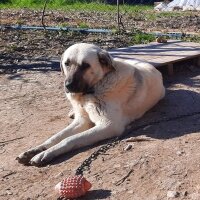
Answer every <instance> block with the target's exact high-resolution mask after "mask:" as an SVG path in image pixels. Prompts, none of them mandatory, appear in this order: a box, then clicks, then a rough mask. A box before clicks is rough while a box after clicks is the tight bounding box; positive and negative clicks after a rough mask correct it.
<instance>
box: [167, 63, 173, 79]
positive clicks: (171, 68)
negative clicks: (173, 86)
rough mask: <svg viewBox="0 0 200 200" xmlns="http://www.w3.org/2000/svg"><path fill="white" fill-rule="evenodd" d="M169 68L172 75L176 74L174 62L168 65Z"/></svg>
mask: <svg viewBox="0 0 200 200" xmlns="http://www.w3.org/2000/svg"><path fill="white" fill-rule="evenodd" d="M167 70H168V74H169V75H170V76H173V75H174V65H173V64H172V63H170V64H168V65H167Z"/></svg>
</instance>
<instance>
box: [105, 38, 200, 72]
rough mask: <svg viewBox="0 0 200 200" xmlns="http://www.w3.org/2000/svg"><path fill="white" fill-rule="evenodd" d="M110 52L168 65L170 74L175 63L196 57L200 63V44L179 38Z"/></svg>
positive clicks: (128, 57)
mask: <svg viewBox="0 0 200 200" xmlns="http://www.w3.org/2000/svg"><path fill="white" fill-rule="evenodd" d="M109 53H110V54H111V55H112V56H113V57H118V58H122V59H137V60H141V61H145V62H148V63H151V64H152V65H154V66H155V67H160V66H166V67H167V68H168V72H169V74H170V75H172V74H173V64H174V63H177V62H179V61H183V60H189V59H194V61H195V62H197V63H200V44H198V43H193V42H183V41H177V40H171V41H168V42H167V43H157V42H152V43H150V44H146V45H134V46H130V47H125V48H118V49H113V50H110V51H109Z"/></svg>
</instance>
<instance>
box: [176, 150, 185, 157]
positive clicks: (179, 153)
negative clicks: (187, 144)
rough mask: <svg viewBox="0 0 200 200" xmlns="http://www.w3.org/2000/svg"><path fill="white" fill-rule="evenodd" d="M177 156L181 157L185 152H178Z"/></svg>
mask: <svg viewBox="0 0 200 200" xmlns="http://www.w3.org/2000/svg"><path fill="white" fill-rule="evenodd" d="M176 154H177V155H178V156H181V155H183V154H184V151H177V152H176Z"/></svg>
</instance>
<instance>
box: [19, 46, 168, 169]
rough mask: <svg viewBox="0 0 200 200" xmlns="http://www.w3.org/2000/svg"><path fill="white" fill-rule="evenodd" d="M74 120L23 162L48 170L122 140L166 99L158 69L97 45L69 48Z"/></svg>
mask: <svg viewBox="0 0 200 200" xmlns="http://www.w3.org/2000/svg"><path fill="white" fill-rule="evenodd" d="M61 66H62V70H63V72H64V74H65V77H66V80H65V91H66V95H67V97H68V99H69V100H70V102H71V104H72V106H73V111H74V113H75V119H74V121H73V122H72V123H71V124H70V125H69V126H68V127H66V128H65V129H64V130H62V131H60V132H59V133H57V134H55V135H54V136H52V137H51V138H50V139H48V140H47V141H45V142H44V143H43V144H41V145H39V146H37V147H35V148H33V149H30V150H28V151H27V152H24V153H22V154H20V155H19V157H17V159H18V161H19V162H20V163H23V164H28V163H30V164H32V165H36V166H39V165H43V164H46V163H48V162H49V161H51V160H52V159H53V158H55V157H56V156H58V155H60V154H63V153H67V152H69V151H73V150H75V149H78V148H81V147H84V146H87V145H91V144H94V143H96V142H98V141H100V140H104V139H107V138H111V137H116V136H120V135H121V134H122V133H123V132H124V130H125V128H126V126H127V125H128V124H129V123H130V122H132V121H134V120H135V119H138V118H140V117H141V116H142V115H143V114H144V113H145V112H146V111H147V110H149V109H150V108H151V107H153V106H154V105H155V104H156V103H157V102H158V101H159V100H160V99H162V98H163V97H164V95H165V88H164V86H163V81H162V75H161V73H160V72H159V71H157V70H156V69H155V68H154V67H153V66H152V65H150V64H147V63H143V62H138V61H134V60H133V61H129V60H127V61H122V60H120V59H116V58H114V59H113V58H112V57H111V56H110V55H109V53H108V52H107V51H104V50H102V49H100V48H99V47H97V46H95V45H92V44H85V43H80V44H75V45H73V46H71V47H69V48H68V49H67V50H66V51H65V52H64V54H63V56H62V60H61Z"/></svg>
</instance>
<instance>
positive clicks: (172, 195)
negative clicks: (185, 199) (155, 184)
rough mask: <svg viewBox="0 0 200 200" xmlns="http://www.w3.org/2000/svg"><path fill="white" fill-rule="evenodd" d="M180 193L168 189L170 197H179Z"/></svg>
mask: <svg viewBox="0 0 200 200" xmlns="http://www.w3.org/2000/svg"><path fill="white" fill-rule="evenodd" d="M179 195H180V193H179V192H177V191H168V192H167V197H169V198H176V197H178V196H179Z"/></svg>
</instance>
